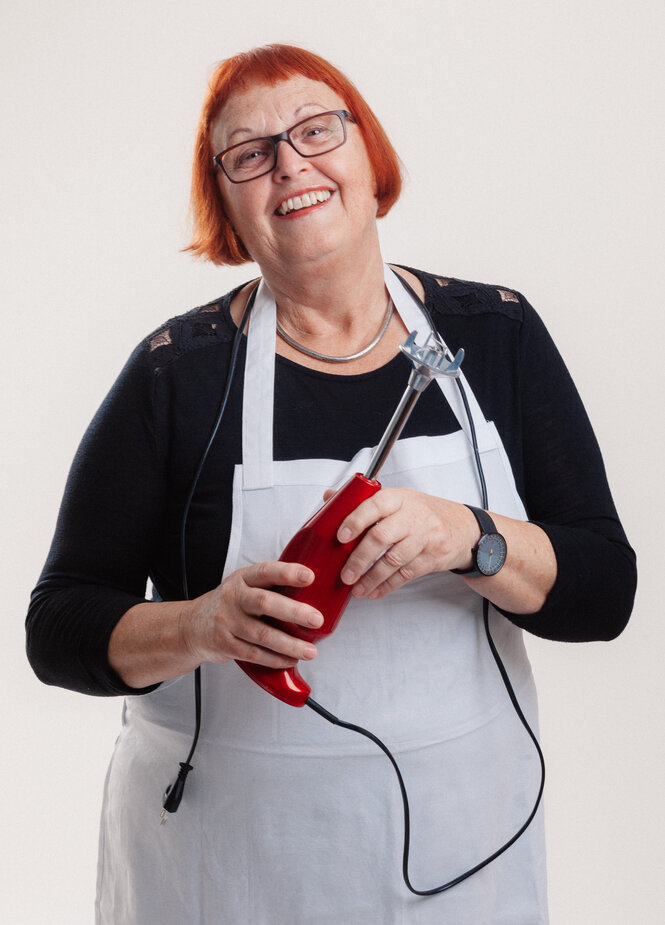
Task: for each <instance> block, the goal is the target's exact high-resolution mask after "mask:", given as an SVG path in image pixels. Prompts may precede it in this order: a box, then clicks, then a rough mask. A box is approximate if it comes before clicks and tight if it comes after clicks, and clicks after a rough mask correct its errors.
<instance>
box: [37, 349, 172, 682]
mask: <svg viewBox="0 0 665 925" xmlns="http://www.w3.org/2000/svg"><path fill="white" fill-rule="evenodd" d="M154 387H155V376H154V374H153V372H152V371H151V370H150V369H149V368H148V365H147V362H146V360H145V352H144V349H143V348H137V350H136V351H135V352H134V354H133V355H132V357H131V358H130V360H129V361H128V363H127V365H126V366H125V368H124V369H123V371H122V372H121V374H120V376H119V377H118V379H117V381H116V382H115V384H114V386H113V388H112V389H111V391H110V393H109V394H108V396H107V397H106V399H105V400H104V402H103V404H102V406H101V407H100V409H99V411H98V412H97V414H96V416H95V418H94V419H93V421H92V423H91V424H90V426H89V428H88V430H87V432H86V434H85V436H84V438H83V440H82V442H81V445H80V447H79V449H78V452H77V454H76V457H75V459H74V462H73V464H72V468H71V471H70V474H69V478H68V481H67V486H66V489H65V494H64V497H63V501H62V505H61V508H60V513H59V516H58V522H57V526H56V531H55V536H54V538H53V543H52V546H51V550H50V552H49V555H48V559H47V561H46V564H45V566H44V570H43V572H42V575H41V577H40V580H39V583H38V584H37V586H36V588H35V590H34V592H33V594H32V597H31V602H30V607H29V611H28V617H27V621H26V629H27V652H28V658H29V660H30V663H31V665H32V667H33V669H34V671H35V673H36V674H37V676H38V677H39V678H40V679H41V680H42V681H44V682H45V683H46V684H57V685H59V686H61V687H66V688H69V689H71V690H76V691H81V692H85V693H88V694H98V695H109V694H124V693H136V691H135V690H133V689H132V688H129V687H127V686H126V685H125V684H123V682H122V681H121V680H120V678H119V677H118V676H117V675H116V674H115V672H114V671H113V670H112V669H111V667H110V666H109V664H108V658H107V648H108V642H109V637H110V635H111V632H112V630H113V628H114V626H115V625H116V623H117V622H118V620H119V619H120V618H121V617H122V615H123V614H124V613H125V612H126V611H127V610H128V609H129V608H130V607H132V606H133V605H134V604H137V603H139V602H141V601H143V600H144V599H145V591H146V582H147V578H148V574H149V563H150V550H151V548H152V547H153V544H154V539H155V536H156V534H157V532H158V530H159V525H160V519H161V516H162V512H163V510H164V507H163V499H164V497H165V494H166V484H165V483H166V478H165V467H164V460H163V455H160V452H159V448H158V447H157V445H156V436H155V426H154V413H153V405H154V402H153V389H154ZM150 689H152V688H147V689H146V690H150Z"/></svg>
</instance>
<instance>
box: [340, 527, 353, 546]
mask: <svg viewBox="0 0 665 925" xmlns="http://www.w3.org/2000/svg"><path fill="white" fill-rule="evenodd" d="M350 539H351V531H350V530H349V528H348V527H344V529H343V530H340V531H339V541H340V543H348V541H349V540H350Z"/></svg>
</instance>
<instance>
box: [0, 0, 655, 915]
mask: <svg viewBox="0 0 665 925" xmlns="http://www.w3.org/2000/svg"><path fill="white" fill-rule="evenodd" d="M663 10H664V8H663V4H662V0H576V2H572V0H559V2H554V0H531V2H529V0H495V2H492V0H439V2H437V3H435V2H434V0H430V2H427V3H423V2H420V0H409V2H401V0H380V2H375V3H372V2H366V3H363V2H358V0H354V2H352V0H337V2H336V3H334V4H333V3H330V2H318V0H308V2H300V0H291V2H290V3H286V4H285V3H279V2H275V0H270V2H268V0H253V2H252V3H251V4H250V3H244V2H240V0H238V2H236V3H233V4H228V3H227V4H224V3H220V2H210V0H190V2H189V3H183V2H182V0H179V2H167V0H164V2H157V0H132V2H130V0H116V2H114V3H103V4H102V3H99V2H94V0H70V2H67V0H53V2H46V0H41V2H36V0H22V2H21V3H10V2H9V0H4V2H3V16H2V19H3V22H2V26H1V29H0V33H1V34H2V39H0V42H1V45H2V47H0V62H1V63H0V67H2V72H3V73H2V82H1V87H2V96H3V104H4V105H3V117H2V130H3V141H2V145H1V148H0V156H1V157H2V174H1V175H2V202H1V214H2V231H1V232H0V234H1V235H2V257H3V259H2V264H3V287H2V292H3V299H2V301H3V307H2V313H3V314H2V333H3V338H2V340H3V350H2V354H3V361H2V365H1V368H0V375H1V376H2V388H1V391H0V395H1V398H2V403H3V412H2V413H3V444H4V447H3V452H2V467H3V475H2V489H3V499H2V515H3V516H2V530H3V547H2V557H1V563H2V568H3V578H2V586H3V588H4V591H5V594H6V603H7V607H6V613H5V615H4V618H3V621H2V630H3V634H4V636H3V640H2V645H1V646H0V652H1V657H2V660H3V664H2V678H3V681H4V694H5V696H4V704H3V738H4V741H5V746H4V749H3V756H2V760H1V762H0V775H1V776H2V786H1V789H0V797H1V801H2V802H1V805H0V820H1V822H0V826H1V830H2V833H3V834H2V852H3V857H2V858H1V859H0V877H2V878H3V880H4V882H3V884H2V887H1V889H0V920H1V921H2V922H3V923H5V925H27V923H31V925H32V923H39V925H86V923H90V922H91V921H92V916H93V913H92V902H93V892H94V879H95V866H96V839H97V834H96V833H97V819H98V813H99V804H100V797H101V789H102V782H103V777H104V773H105V767H106V763H107V761H108V758H109V754H110V752H111V749H112V746H113V741H114V738H115V735H116V730H117V728H118V721H119V713H120V702H119V701H118V700H102V699H96V698H86V697H83V696H80V695H77V694H73V693H70V692H67V691H63V690H58V689H52V688H46V687H44V686H42V685H41V684H40V683H39V682H38V681H37V680H36V679H35V678H34V677H33V676H32V674H31V672H30V669H29V667H28V665H27V663H26V660H25V656H24V652H23V628H22V623H23V617H24V614H25V611H26V607H27V599H28V594H29V591H30V589H31V587H32V586H33V585H34V583H35V581H36V579H37V577H38V575H39V571H40V569H41V566H42V563H43V560H44V558H45V556H46V552H47V549H48V545H49V542H50V538H51V533H52V530H53V526H54V522H55V517H56V513H57V508H58V504H59V500H60V494H61V491H62V488H63V485H64V481H65V478H66V474H67V470H68V467H69V463H70V460H71V458H72V456H73V453H74V450H75V448H76V445H77V443H78V440H79V438H80V436H81V434H82V432H83V430H84V428H85V426H86V424H87V422H88V420H89V419H90V417H91V416H92V414H93V413H94V411H95V409H96V407H97V405H98V404H99V402H100V401H101V399H102V397H103V395H104V394H105V392H106V390H107V389H108V387H109V386H110V384H111V382H112V381H113V379H114V378H115V376H116V374H117V372H118V371H119V369H120V368H121V366H122V365H123V363H124V361H125V359H126V357H127V356H128V354H129V352H130V351H131V349H132V348H133V346H134V344H135V343H136V342H138V341H139V340H140V339H141V338H142V337H143V336H144V335H145V334H146V333H148V332H149V331H150V330H152V329H153V328H155V327H157V325H158V324H159V323H160V322H161V321H162V320H164V319H166V318H167V317H169V316H172V315H174V314H178V313H180V312H182V311H185V310H187V309H189V308H190V307H193V306H194V305H197V304H201V303H203V302H205V301H207V300H209V299H211V298H213V297H215V296H217V295H219V294H221V293H223V292H225V291H227V290H228V289H229V288H231V286H233V285H235V284H236V282H238V281H240V280H243V279H246V278H249V277H250V275H252V273H253V271H254V268H253V267H251V266H247V267H245V268H240V269H237V270H229V269H223V268H215V267H213V266H212V265H206V264H201V263H196V262H195V261H193V260H192V259H191V258H190V257H189V256H186V255H183V254H181V253H180V252H179V251H180V248H181V247H183V246H184V245H185V244H187V243H188V238H187V234H188V231H187V198H188V187H189V165H190V158H191V151H192V143H193V134H194V127H195V123H196V119H197V115H198V110H199V107H200V104H201V101H202V98H203V94H204V91H205V86H206V81H207V77H208V75H209V74H210V71H211V69H212V67H213V65H214V63H215V62H217V61H219V60H220V59H222V58H224V57H227V56H228V55H230V54H233V53H235V52H237V51H239V50H242V49H244V48H248V47H251V46H253V45H257V44H263V43H265V42H269V41H286V42H295V43H299V44H303V45H306V46H307V47H311V48H312V49H313V50H315V51H317V52H319V53H320V54H322V55H324V56H326V57H328V58H330V59H331V60H332V61H333V62H334V63H335V64H337V65H338V66H339V67H341V69H342V70H344V71H345V72H346V73H348V74H349V76H350V77H351V78H352V79H353V80H354V81H355V82H356V84H357V85H358V86H359V88H360V89H361V92H362V93H363V94H364V95H365V97H366V98H367V100H368V101H369V103H370V105H372V106H373V108H374V109H375V111H376V113H377V114H378V116H379V118H380V119H381V120H382V122H383V124H384V126H385V127H386V129H387V131H388V134H389V135H390V137H391V139H392V140H393V142H394V144H395V146H396V148H397V150H398V152H399V153H400V155H401V157H402V159H403V161H404V163H405V165H406V168H407V172H408V174H407V182H406V185H405V190H404V194H403V197H402V199H401V201H400V203H399V204H398V205H397V206H396V207H395V209H394V210H393V212H392V213H391V214H390V216H388V218H387V219H384V220H383V221H382V223H381V227H382V232H381V233H382V240H383V250H384V256H385V257H386V259H389V260H393V261H399V262H401V263H406V264H410V265H412V266H418V267H422V268H424V269H427V270H430V271H434V272H438V273H441V274H447V275H454V276H459V277H462V278H466V279H477V280H482V281H485V282H494V283H498V284H504V285H507V286H512V287H515V288H518V289H520V290H521V291H523V292H524V293H525V294H526V295H527V296H528V298H529V299H530V301H532V303H533V304H534V305H535V306H536V308H537V309H538V310H539V312H540V313H541V314H542V316H543V317H544V319H545V322H546V324H547V325H548V327H549V328H550V331H551V332H552V334H553V336H554V338H555V340H556V341H557V343H558V345H559V347H560V349H561V350H562V352H563V354H564V357H565V358H566V360H567V362H568V365H569V367H570V369H571V371H572V373H573V376H574V378H575V380H576V382H577V384H578V387H579V389H580V392H581V393H582V396H583V398H584V400H585V403H586V405H587V408H588V411H589V414H590V416H591V418H592V421H593V422H594V425H595V428H596V431H597V435H598V438H599V441H600V443H601V447H602V448H603V451H604V455H605V459H606V464H607V469H608V472H609V477H610V482H611V484H612V487H613V491H614V495H615V500H616V503H617V506H618V508H619V512H620V514H621V515H622V518H623V521H624V524H625V527H626V530H627V532H628V535H629V537H630V539H631V540H632V542H633V544H634V545H635V546H636V548H637V551H638V558H639V566H640V574H641V584H640V588H639V592H638V598H637V603H636V607H635V611H634V615H633V619H632V622H631V624H630V625H629V628H628V629H627V630H626V632H625V633H624V634H623V635H622V636H621V637H620V638H619V639H618V640H617V641H615V642H613V643H610V644H601V643H598V644H590V645H579V646H577V645H564V644H555V643H545V642H542V641H539V640H530V642H529V648H530V651H531V653H532V657H533V662H534V670H535V673H536V678H537V681H538V686H539V691H540V698H541V712H542V740H543V745H544V749H545V752H546V756H547V760H548V782H547V789H546V800H547V829H548V846H549V870H550V899H551V917H552V923H553V925H582V923H584V925H596V923H597V925H625V923H628V922H631V923H632V922H640V923H641V925H645V923H660V922H662V921H665V905H664V903H663V889H662V882H661V879H662V877H661V867H662V861H663V848H662V844H663V839H662V835H663V824H664V822H665V820H664V818H663V815H664V813H663V796H662V792H663V791H662V778H663V773H664V771H665V767H664V764H665V762H664V761H663V757H664V747H663V726H664V723H663V720H664V715H663V714H664V710H663V706H662V701H663V694H664V685H663V681H662V667H661V661H662V660H661V650H662V647H663V642H664V641H665V630H664V625H665V620H664V614H663V606H662V600H661V595H660V593H659V591H660V586H661V584H662V581H661V577H662V572H663V558H662V555H663V553H662V548H663V543H662V529H661V524H660V522H659V521H660V520H662V516H663V505H662V491H663V488H662V482H663V476H662V453H663V449H664V443H665V440H664V434H663V425H662V419H663V412H662V399H663V391H664V390H663V376H662V364H663V342H664V334H665V331H664V330H663V313H664V309H663V295H662V288H663V287H662V280H661V275H662V264H663V255H664V253H665V234H664V228H663V210H662V206H663V192H664V184H663V180H664V177H663V172H662V164H663V162H664V161H665V150H664V145H663V114H664V109H663V103H664V100H663V81H664V76H665V75H664V73H663V69H662V63H661V62H662V55H663V47H664V40H665V34H664V32H665V30H664V29H663V25H664V13H663ZM562 424H563V426H565V423H564V422H562ZM396 876H399V873H398V872H396ZM443 903H444V905H445V899H444V900H443ZM118 925H121V923H118ZM238 925H245V923H238ZM247 925H251V923H247ZM313 925H315V923H313ZM451 925H454V923H451ZM479 925H482V923H479Z"/></svg>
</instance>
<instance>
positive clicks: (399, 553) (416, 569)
mask: <svg viewBox="0 0 665 925" xmlns="http://www.w3.org/2000/svg"><path fill="white" fill-rule="evenodd" d="M422 551H423V550H422V542H421V540H420V539H419V538H417V537H412V536H408V537H406V538H405V539H404V540H402V541H401V542H399V543H395V545H394V546H391V547H390V548H389V549H386V551H385V552H384V553H383V555H381V556H380V557H379V558H378V559H377V560H376V562H374V564H373V565H372V566H371V568H369V569H368V570H367V572H365V574H364V575H362V577H361V578H359V579H358V581H357V582H356V583H355V584H354V587H353V591H352V593H353V596H354V597H365V596H367V597H372V598H373V597H374V592H375V591H376V590H377V589H378V588H379V587H381V586H389V589H390V590H391V591H393V590H395V588H398V587H400V586H401V585H403V584H405V583H406V582H407V581H412V579H414V578H418V577H419V576H420V575H423V574H424V573H425V571H426V567H425V562H424V560H423V559H422V556H421V554H422ZM384 590H385V593H389V591H388V588H387V587H386V588H385V589H384ZM381 596H382V595H381Z"/></svg>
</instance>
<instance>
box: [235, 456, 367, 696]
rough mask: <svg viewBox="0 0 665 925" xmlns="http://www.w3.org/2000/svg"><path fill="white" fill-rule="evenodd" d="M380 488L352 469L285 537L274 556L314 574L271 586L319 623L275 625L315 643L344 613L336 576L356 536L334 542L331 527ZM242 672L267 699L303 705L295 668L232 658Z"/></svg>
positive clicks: (303, 689)
mask: <svg viewBox="0 0 665 925" xmlns="http://www.w3.org/2000/svg"><path fill="white" fill-rule="evenodd" d="M380 488H381V483H380V482H378V481H377V480H376V479H368V478H365V476H364V475H361V474H360V473H359V472H356V474H355V475H354V476H352V477H351V478H350V479H349V481H348V482H347V483H346V484H345V485H343V486H342V488H340V489H339V490H338V491H336V492H335V494H334V495H333V496H332V497H331V498H329V499H328V500H327V501H326V503H325V504H324V505H323V507H321V508H319V510H318V511H317V512H316V514H314V516H313V517H311V518H310V519H309V520H308V521H307V523H306V524H304V525H303V526H302V527H301V528H300V530H298V532H297V533H296V535H295V536H294V537H293V538H292V539H291V540H289V542H288V543H287V545H286V547H285V548H284V552H283V553H282V554H281V556H280V557H279V558H280V560H281V561H282V562H299V563H301V564H302V565H306V566H307V567H308V568H311V569H312V571H313V572H314V575H315V578H314V581H313V582H312V584H311V585H308V586H307V587H306V588H290V587H289V588H273V590H274V591H279V592H280V594H285V595H286V596H287V597H290V598H292V599H293V600H296V601H304V602H305V603H307V604H311V605H312V607H315V608H316V609H317V610H318V611H320V613H321V614H322V615H323V625H322V626H320V627H319V628H318V629H306V628H305V627H303V626H297V625H296V624H295V623H282V622H280V621H278V620H275V621H273V622H274V624H275V626H279V627H280V628H281V629H283V630H285V631H286V632H287V633H290V634H291V635H292V636H297V637H298V638H299V639H306V640H307V641H308V642H318V641H319V639H322V638H323V637H325V636H330V634H331V633H332V632H333V630H334V629H335V627H336V626H337V624H338V623H339V619H340V617H341V616H342V614H343V613H344V610H345V608H346V605H347V603H348V600H349V597H350V595H351V586H350V585H345V584H343V582H342V581H341V579H340V572H341V570H342V566H343V565H344V563H345V562H346V560H347V559H348V557H349V555H350V554H351V552H352V551H353V549H355V547H356V546H357V545H358V543H359V542H360V540H361V539H362V535H361V536H359V537H358V538H357V539H355V540H352V541H351V542H350V543H340V542H339V541H338V540H337V531H338V529H339V527H340V524H341V523H342V521H343V520H344V519H345V518H346V517H347V515H348V514H350V513H351V511H354V510H355V509H356V508H357V507H358V505H359V504H361V503H362V502H363V501H365V500H366V499H367V498H371V496H372V495H374V494H376V492H377V491H379V489H380ZM238 665H240V667H241V668H242V670H243V671H244V672H245V674H247V675H249V677H250V678H251V679H252V680H253V681H256V683H257V684H258V685H259V686H260V687H262V688H263V689H264V690H265V691H267V692H268V693H269V694H272V695H273V697H277V699H278V700H282V701H284V703H288V704H290V705H291V706H292V707H304V706H305V703H306V702H307V698H308V697H309V695H310V692H311V688H310V686H309V685H308V684H307V682H306V681H305V680H304V678H302V677H301V675H300V673H299V672H298V669H297V668H266V667H264V666H263V665H256V664H254V663H253V662H238Z"/></svg>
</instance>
